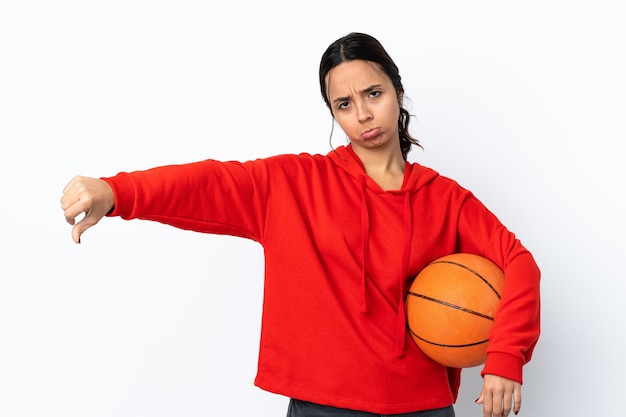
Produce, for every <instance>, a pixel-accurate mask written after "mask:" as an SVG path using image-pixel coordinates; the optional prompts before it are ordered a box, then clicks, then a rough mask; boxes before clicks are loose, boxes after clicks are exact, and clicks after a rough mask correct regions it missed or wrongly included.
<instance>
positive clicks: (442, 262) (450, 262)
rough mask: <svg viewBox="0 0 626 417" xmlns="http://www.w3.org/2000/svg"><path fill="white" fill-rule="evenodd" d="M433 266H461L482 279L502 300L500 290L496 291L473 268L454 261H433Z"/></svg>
mask: <svg viewBox="0 0 626 417" xmlns="http://www.w3.org/2000/svg"><path fill="white" fill-rule="evenodd" d="M432 264H451V265H456V266H459V267H461V268H464V269H467V270H468V271H469V272H471V273H472V274H474V275H476V276H477V277H478V278H480V279H481V280H482V281H483V282H484V283H485V284H487V286H488V287H489V288H491V291H493V292H494V294H496V297H498V300H499V299H500V293H499V292H498V290H496V289H495V288H494V287H493V285H491V283H490V282H489V281H487V280H486V279H485V278H484V277H483V276H482V275H480V274H479V273H478V272H476V271H474V270H473V269H472V268H470V267H468V266H465V265H463V264H460V263H458V262H453V261H433V262H431V265H432Z"/></svg>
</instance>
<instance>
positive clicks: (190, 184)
mask: <svg viewBox="0 0 626 417" xmlns="http://www.w3.org/2000/svg"><path fill="white" fill-rule="evenodd" d="M267 178H268V175H267V167H266V165H265V163H264V161H263V160H256V161H250V162H245V163H240V162H219V161H215V160H206V161H202V162H195V163H190V164H184V165H168V166H163V167H158V168H152V169H149V170H145V171H135V172H121V173H119V174H117V175H115V176H113V177H107V178H102V179H103V180H105V181H106V182H108V183H109V184H110V185H111V187H112V188H113V192H114V195H115V207H114V209H113V211H112V212H111V213H109V216H121V217H122V218H124V219H127V220H129V219H143V220H153V221H158V222H161V223H165V224H169V225H172V226H175V227H178V228H181V229H187V230H193V231H197V232H204V233H216V234H227V235H233V236H239V237H244V238H249V239H252V240H255V241H260V240H261V237H262V234H263V225H264V217H265V207H266V199H267Z"/></svg>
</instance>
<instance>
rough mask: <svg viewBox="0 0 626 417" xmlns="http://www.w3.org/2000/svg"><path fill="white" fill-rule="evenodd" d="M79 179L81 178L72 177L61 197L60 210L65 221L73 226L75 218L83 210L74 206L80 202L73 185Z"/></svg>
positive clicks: (77, 191)
mask: <svg viewBox="0 0 626 417" xmlns="http://www.w3.org/2000/svg"><path fill="white" fill-rule="evenodd" d="M80 179H81V177H74V178H73V179H72V180H71V181H70V182H68V183H67V185H66V186H65V188H63V195H62V196H61V209H62V210H63V213H64V215H65V221H67V222H68V223H69V224H71V225H73V224H74V223H75V219H76V216H78V215H79V214H80V213H82V212H83V211H84V210H82V209H80V208H78V207H76V204H77V203H78V202H79V201H80V192H79V190H77V189H76V187H75V184H76V183H77V182H78V181H79V180H80Z"/></svg>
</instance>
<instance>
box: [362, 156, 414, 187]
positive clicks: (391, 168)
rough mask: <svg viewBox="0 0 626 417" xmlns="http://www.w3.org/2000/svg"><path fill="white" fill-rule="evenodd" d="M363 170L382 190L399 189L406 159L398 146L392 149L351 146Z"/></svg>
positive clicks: (402, 179)
mask: <svg viewBox="0 0 626 417" xmlns="http://www.w3.org/2000/svg"><path fill="white" fill-rule="evenodd" d="M353 150H354V152H355V153H356V154H357V156H358V157H359V159H360V160H361V163H362V164H363V167H364V168H365V172H366V173H367V175H368V176H369V177H370V178H372V179H373V180H374V181H375V182H376V183H377V184H378V185H379V186H380V187H381V188H382V189H383V190H399V189H400V188H401V187H402V182H403V181H404V170H405V168H406V161H405V160H404V158H402V152H401V150H400V146H397V147H394V148H392V149H388V150H387V149H363V148H359V147H354V146H353Z"/></svg>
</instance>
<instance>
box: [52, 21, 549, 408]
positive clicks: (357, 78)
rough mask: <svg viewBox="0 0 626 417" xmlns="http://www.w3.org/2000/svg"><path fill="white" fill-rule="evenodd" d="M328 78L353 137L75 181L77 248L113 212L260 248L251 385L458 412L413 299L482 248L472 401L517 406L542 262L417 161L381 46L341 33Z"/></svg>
mask: <svg viewBox="0 0 626 417" xmlns="http://www.w3.org/2000/svg"><path fill="white" fill-rule="evenodd" d="M319 77H320V87H321V93H322V97H323V99H324V101H325V102H326V104H327V106H328V108H329V109H330V112H331V114H332V116H333V117H334V118H335V120H336V121H337V123H338V124H339V126H340V127H341V128H342V130H343V131H344V132H345V133H346V135H347V136H348V138H349V142H350V143H349V144H348V145H347V146H340V147H338V148H336V149H333V150H331V151H330V152H329V153H328V154H327V155H310V154H306V153H302V154H298V155H278V156H274V157H270V158H265V159H258V160H254V161H247V162H220V161H215V160H205V161H201V162H195V163H190V164H184V165H170V166H163V167H157V168H154V169H150V170H146V171H141V172H131V173H119V174H117V175H115V176H113V177H107V178H101V179H96V178H86V177H76V178H74V179H72V180H71V181H70V182H69V183H68V185H67V186H66V187H65V189H64V192H63V197H62V198H61V204H62V209H63V210H64V214H65V218H66V219H67V221H68V222H69V223H70V224H72V225H74V227H73V229H72V237H73V239H74V241H75V242H77V243H78V242H80V236H81V234H82V233H83V232H84V231H85V230H87V229H88V228H89V227H91V226H93V225H95V224H96V223H97V222H98V221H99V220H100V219H101V218H102V217H103V216H120V217H122V218H124V219H145V220H153V221H158V222H162V223H167V224H170V225H173V226H175V227H179V228H183V229H190V230H195V231H198V232H205V233H216V234H228V235H234V236H240V237H244V238H248V239H252V240H255V241H257V242H259V243H260V244H261V245H262V246H263V249H264V254H265V287H264V304H263V306H264V310H263V319H262V329H261V340H260V348H259V349H260V350H259V360H258V373H257V377H256V379H255V384H256V385H257V386H259V387H260V388H262V389H265V390H267V391H271V392H274V393H278V394H282V395H285V396H288V397H289V398H291V400H290V405H289V411H288V416H291V417H296V416H298V417H300V416H307V417H309V416H312V417H315V416H372V415H381V414H394V415H396V414H403V415H404V414H406V415H409V416H441V417H443V416H453V415H454V410H453V406H452V405H453V403H454V401H455V399H456V395H457V392H458V388H459V384H460V369H450V368H446V367H445V366H442V365H440V364H438V363H435V362H434V361H432V360H430V359H429V358H428V357H426V356H425V355H424V354H423V353H422V352H421V351H420V350H419V349H418V348H417V346H416V344H415V343H413V341H412V340H411V339H410V337H408V336H407V329H406V323H405V310H404V300H405V295H406V293H407V290H408V287H409V285H410V283H411V279H412V277H415V276H416V275H417V273H418V272H419V271H420V270H421V269H422V268H423V267H424V266H425V265H427V264H428V263H429V262H431V261H433V260H434V259H436V258H438V257H441V256H443V255H447V254H450V253H455V252H468V253H475V254H478V255H481V256H484V257H486V258H488V259H491V260H492V261H493V262H495V263H496V264H497V265H499V266H500V267H501V268H502V269H503V271H504V273H505V280H506V284H505V289H504V292H503V295H502V299H501V301H500V306H499V310H498V313H497V316H496V318H495V321H494V325H493V330H492V333H491V336H490V344H489V349H488V357H487V361H486V363H485V366H484V368H483V370H482V376H483V378H484V382H483V388H482V392H481V393H480V397H479V399H478V400H477V402H478V403H482V404H483V414H484V416H492V415H493V416H507V415H508V414H509V412H510V411H513V412H514V413H515V414H517V412H518V411H519V409H520V405H521V383H522V368H523V366H524V364H525V363H527V362H528V361H529V360H530V358H531V354H532V351H533V348H534V346H535V344H536V342H537V339H538V337H539V275H540V274H539V270H538V267H537V265H536V264H535V262H534V260H533V257H532V256H531V254H530V253H529V252H528V250H526V249H525V248H524V247H523V246H522V244H521V243H520V241H519V240H518V239H516V237H515V236H514V234H513V233H511V232H510V231H508V230H507V229H506V227H505V226H503V225H502V224H501V223H500V221H499V220H498V219H497V218H496V217H495V216H494V215H493V214H492V213H491V212H490V211H489V210H488V209H487V208H485V207H484V205H483V204H481V202H480V201H478V200H477V199H476V197H475V196H474V195H473V194H472V193H471V192H470V191H468V190H466V189H464V188H462V187H460V186H459V185H458V184H457V183H456V182H455V181H453V180H451V179H448V178H445V177H443V176H441V175H439V174H438V173H437V172H435V171H434V170H432V169H429V168H427V167H424V166H422V165H420V164H417V163H409V162H407V154H408V152H409V151H410V150H411V147H412V145H416V146H419V143H418V141H417V140H415V139H414V138H413V137H411V135H410V134H409V130H408V126H409V119H410V118H409V114H408V112H407V111H406V110H405V109H404V108H403V94H404V89H403V86H402V82H401V78H400V75H399V72H398V68H397V66H396V65H395V64H394V62H393V61H392V59H391V58H390V57H389V55H388V54H387V52H386V51H385V49H384V48H383V47H382V45H381V44H380V43H379V42H378V41H377V40H376V39H374V38H372V37H371V36H369V35H366V34H360V33H351V34H349V35H347V36H344V37H342V38H340V39H338V40H337V41H335V42H334V43H332V44H331V45H330V46H329V47H328V49H327V50H326V51H325V53H324V55H323V56H322V60H321V64H320V71H319ZM82 213H85V217H84V218H83V219H82V220H81V221H79V222H76V221H75V219H76V217H77V216H79V215H80V214H82ZM304 324H306V325H304Z"/></svg>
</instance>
